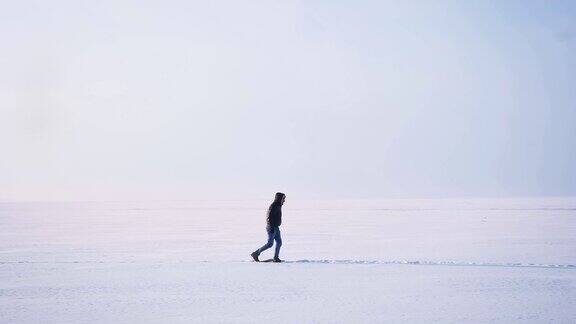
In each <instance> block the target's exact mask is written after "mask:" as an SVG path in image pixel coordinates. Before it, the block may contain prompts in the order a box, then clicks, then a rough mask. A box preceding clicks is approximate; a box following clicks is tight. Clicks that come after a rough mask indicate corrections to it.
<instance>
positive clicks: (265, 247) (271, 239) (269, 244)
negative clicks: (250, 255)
mask: <svg viewBox="0 0 576 324" xmlns="http://www.w3.org/2000/svg"><path fill="white" fill-rule="evenodd" d="M274 233H275V231H274V230H272V231H270V232H268V242H266V244H264V245H262V247H261V248H259V249H258V250H256V254H257V255H260V253H262V252H263V251H266V250H268V249H269V248H271V247H272V244H273V243H274Z"/></svg>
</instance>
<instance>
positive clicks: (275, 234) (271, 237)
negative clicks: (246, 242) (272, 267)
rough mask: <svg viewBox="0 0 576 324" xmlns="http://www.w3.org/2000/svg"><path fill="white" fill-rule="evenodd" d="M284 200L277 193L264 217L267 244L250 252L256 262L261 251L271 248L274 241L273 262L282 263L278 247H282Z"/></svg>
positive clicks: (281, 194)
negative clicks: (281, 225) (281, 229)
mask: <svg viewBox="0 0 576 324" xmlns="http://www.w3.org/2000/svg"><path fill="white" fill-rule="evenodd" d="M285 199H286V195H285V194H283V193H281V192H277V193H276V197H274V201H273V202H272V204H271V205H270V207H268V213H267V216H266V232H268V242H267V243H266V244H264V245H263V246H262V247H261V248H259V249H258V250H256V251H254V252H252V254H251V255H252V258H254V261H260V260H258V256H259V255H260V253H262V252H263V251H265V250H267V249H269V248H271V247H272V244H273V243H274V241H276V250H275V252H274V260H273V261H274V262H282V260H280V257H279V254H280V247H281V246H282V238H281V237H280V224H282V205H283V204H284V200H285Z"/></svg>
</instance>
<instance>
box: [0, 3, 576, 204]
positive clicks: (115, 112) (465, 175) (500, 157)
mask: <svg viewBox="0 0 576 324" xmlns="http://www.w3.org/2000/svg"><path fill="white" fill-rule="evenodd" d="M0 40H1V41H0V150H1V151H0V152H1V154H0V200H2V201H10V200H122V199H157V200H165V199H211V198H219V199H245V198H246V199H247V198H269V197H272V196H273V194H274V192H276V191H284V192H286V193H287V194H288V197H289V198H290V197H298V198H311V199H316V198H387V197H460V196H478V197H497V196H570V195H576V167H575V166H576V126H575V125H576V73H575V72H576V51H575V50H576V2H574V1H424V0H423V1H352V0H348V1H343V0H340V1H337V0H323V1H318V0H311V1H288V0H286V1H272V0H266V1H264V0H263V1H250V0H247V1H237V0H231V1H189V0H187V1H184V0H182V1H166V0H162V1H136V0H134V1H119V0H110V1H95V0H91V1H78V0H71V1H44V0H38V1H27V0H21V1H9V0H4V1H2V0H0Z"/></svg>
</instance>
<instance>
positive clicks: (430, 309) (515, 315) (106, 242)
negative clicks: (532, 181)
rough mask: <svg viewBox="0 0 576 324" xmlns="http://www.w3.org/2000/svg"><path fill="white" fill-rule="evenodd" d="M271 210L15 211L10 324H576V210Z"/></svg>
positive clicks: (5, 211) (341, 205) (0, 256)
mask: <svg viewBox="0 0 576 324" xmlns="http://www.w3.org/2000/svg"><path fill="white" fill-rule="evenodd" d="M268 204H269V202H268V201H173V202H145V203H144V202H114V203H112V202H111V203H95V202H85V203H8V202H4V203H0V229H1V232H0V323H190V322H197V323H209V322H224V323H257V322H273V323H278V322H280V323H282V322H285V323H305V322H314V323H318V322H329V323H338V322H342V323H366V322H378V323H385V322H419V323H430V322H456V323H459V322H475V323H477V322H506V323H517V322H528V323H531V322H533V323H573V322H574V321H575V319H576V199H575V198H546V199H544V198H532V199H431V200H400V199H399V200H356V201H292V200H290V198H289V197H288V200H287V202H286V205H285V206H284V209H283V212H284V216H283V225H282V227H281V230H282V236H283V240H284V246H283V251H282V255H281V257H282V258H283V259H285V260H286V262H285V263H282V264H273V263H260V264H257V263H254V262H250V256H249V254H250V252H252V251H253V250H255V249H256V248H257V247H259V246H261V245H262V244H263V243H264V241H265V238H266V237H265V236H266V234H265V230H264V214H265V210H266V208H267V206H268ZM271 253H272V251H271V250H269V251H267V252H265V253H264V257H267V256H271Z"/></svg>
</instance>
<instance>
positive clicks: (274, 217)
mask: <svg viewBox="0 0 576 324" xmlns="http://www.w3.org/2000/svg"><path fill="white" fill-rule="evenodd" d="M280 224H282V204H281V203H280V202H279V201H274V202H273V203H272V204H271V205H270V207H268V213H267V215H266V225H267V226H268V227H274V226H280Z"/></svg>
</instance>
